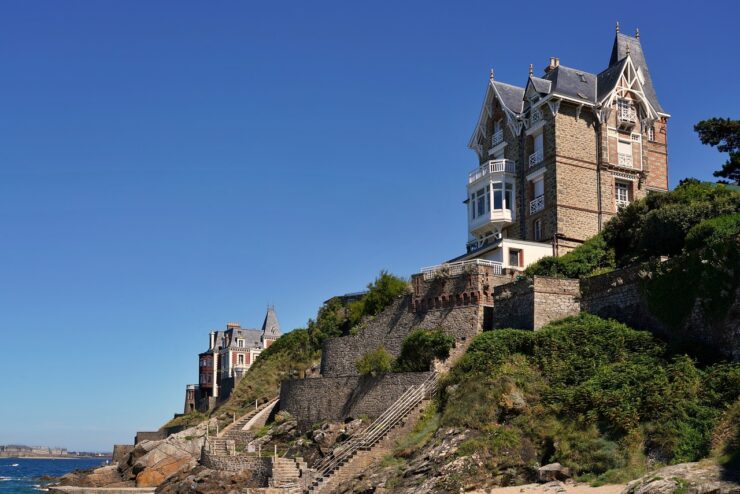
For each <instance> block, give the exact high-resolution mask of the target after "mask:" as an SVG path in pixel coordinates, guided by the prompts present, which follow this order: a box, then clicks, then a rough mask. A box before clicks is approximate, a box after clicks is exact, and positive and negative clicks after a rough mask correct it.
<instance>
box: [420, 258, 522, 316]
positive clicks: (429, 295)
mask: <svg viewBox="0 0 740 494" xmlns="http://www.w3.org/2000/svg"><path fill="white" fill-rule="evenodd" d="M503 271H504V272H503V273H502V274H494V272H493V267H492V266H483V265H475V264H471V265H468V266H465V267H464V271H463V272H462V273H460V274H455V275H450V274H442V272H440V274H439V275H438V276H434V277H432V278H431V279H425V278H424V275H423V274H415V275H413V276H412V277H411V288H412V291H413V301H412V307H411V308H412V310H413V311H414V312H424V311H428V310H435V309H451V308H454V307H463V306H468V305H488V306H490V305H492V304H493V298H492V297H493V288H494V287H495V286H497V285H503V284H504V283H509V282H510V281H512V280H513V279H514V277H515V276H516V275H517V274H519V273H518V272H516V271H513V270H508V269H504V270H503Z"/></svg>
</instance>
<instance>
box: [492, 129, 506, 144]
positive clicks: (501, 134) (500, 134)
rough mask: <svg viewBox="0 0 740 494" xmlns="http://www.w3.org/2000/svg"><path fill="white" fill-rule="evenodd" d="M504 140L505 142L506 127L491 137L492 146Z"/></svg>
mask: <svg viewBox="0 0 740 494" xmlns="http://www.w3.org/2000/svg"><path fill="white" fill-rule="evenodd" d="M502 142H504V129H501V130H499V131H498V132H496V133H494V134H493V136H492V137H491V147H496V146H498V145H499V144H501V143H502Z"/></svg>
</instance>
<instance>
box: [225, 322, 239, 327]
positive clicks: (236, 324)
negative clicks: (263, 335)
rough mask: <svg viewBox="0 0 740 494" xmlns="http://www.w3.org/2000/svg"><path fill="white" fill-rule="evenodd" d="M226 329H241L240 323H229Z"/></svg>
mask: <svg viewBox="0 0 740 494" xmlns="http://www.w3.org/2000/svg"><path fill="white" fill-rule="evenodd" d="M226 329H239V323H238V322H227V323H226Z"/></svg>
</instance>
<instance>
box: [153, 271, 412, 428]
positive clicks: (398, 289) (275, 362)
mask: <svg viewBox="0 0 740 494" xmlns="http://www.w3.org/2000/svg"><path fill="white" fill-rule="evenodd" d="M407 287H408V284H407V282H406V281H405V280H404V279H403V278H400V277H398V276H394V275H392V274H390V273H388V272H386V271H381V272H380V274H379V275H378V277H377V278H376V279H375V280H374V281H373V282H372V283H370V284H369V285H368V287H367V292H366V293H365V294H363V295H362V296H361V297H359V298H358V299H357V300H354V301H351V302H345V301H344V299H343V298H342V297H334V298H332V299H330V300H328V301H327V302H326V303H325V304H324V305H323V306H322V307H321V308H320V309H319V311H318V315H317V317H316V319H315V320H309V321H308V324H307V327H306V328H299V329H294V330H293V331H290V332H288V333H285V334H283V335H282V336H281V337H280V338H278V339H277V340H276V341H275V342H274V343H273V344H272V345H270V347H269V348H267V349H266V350H265V351H263V352H262V353H261V354H260V355H259V357H258V358H257V359H256V360H255V362H254V364H253V365H252V366H251V367H250V368H249V370H248V371H247V373H246V375H245V376H244V378H242V380H241V381H239V383H238V385H237V386H236V388H235V389H234V391H233V392H232V394H231V396H230V397H229V399H228V400H227V402H226V403H224V404H223V405H222V406H220V407H219V408H218V409H217V411H216V412H215V413H216V414H217V415H218V416H220V417H222V418H224V420H227V421H228V419H229V418H230V417H232V416H233V415H234V414H236V415H237V416H239V415H241V414H243V413H245V412H246V411H247V410H249V408H250V407H253V406H254V402H255V400H256V401H266V400H269V399H271V398H272V397H274V396H275V395H276V394H277V392H278V390H279V388H280V381H282V380H283V379H287V378H289V377H292V376H296V377H302V376H303V374H304V373H305V371H306V369H309V368H311V367H312V366H314V365H317V364H318V362H319V360H320V358H321V345H322V343H323V342H324V340H325V339H327V338H331V337H336V336H342V335H346V334H349V332H350V331H351V329H352V328H353V327H354V326H356V325H357V324H358V323H359V322H360V321H361V320H362V319H363V318H365V317H371V316H374V315H376V314H378V313H379V312H381V311H382V310H383V309H385V307H386V306H388V305H389V304H390V303H391V302H393V300H394V299H396V297H398V296H399V295H400V294H402V293H404V292H405V291H406V290H407ZM204 418H205V415H202V414H197V413H195V414H192V416H191V415H190V414H188V415H187V416H184V417H181V418H180V419H179V420H180V421H188V423H197V422H198V421H200V420H203V419H204ZM176 420H178V419H176ZM168 425H170V424H168Z"/></svg>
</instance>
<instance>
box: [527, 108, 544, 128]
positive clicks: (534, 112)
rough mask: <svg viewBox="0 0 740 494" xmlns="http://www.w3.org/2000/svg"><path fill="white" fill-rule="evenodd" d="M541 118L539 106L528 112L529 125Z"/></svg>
mask: <svg viewBox="0 0 740 494" xmlns="http://www.w3.org/2000/svg"><path fill="white" fill-rule="evenodd" d="M540 120H542V111H541V110H540V109H539V108H535V109H533V110H532V111H531V112H530V114H529V126H530V127H531V126H533V125H534V124H536V123H537V122H539V121H540Z"/></svg>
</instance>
